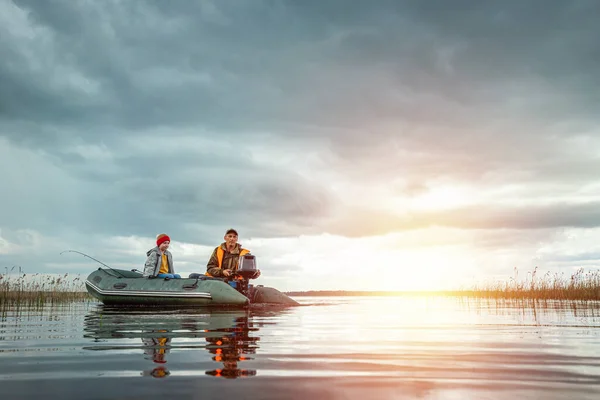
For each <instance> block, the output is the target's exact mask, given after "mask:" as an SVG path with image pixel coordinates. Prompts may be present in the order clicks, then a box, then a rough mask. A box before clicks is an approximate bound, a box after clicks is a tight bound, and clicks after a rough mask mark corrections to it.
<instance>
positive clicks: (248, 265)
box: [236, 254, 258, 280]
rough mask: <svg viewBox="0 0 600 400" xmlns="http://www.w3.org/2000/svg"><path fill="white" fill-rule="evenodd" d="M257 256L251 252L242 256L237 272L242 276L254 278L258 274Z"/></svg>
mask: <svg viewBox="0 0 600 400" xmlns="http://www.w3.org/2000/svg"><path fill="white" fill-rule="evenodd" d="M256 271H258V270H257V269H256V257H255V256H253V255H251V254H246V255H243V256H241V257H240V262H239V265H238V269H237V271H236V273H237V274H238V275H241V276H242V278H244V279H246V280H248V279H252V278H253V277H254V275H255V274H256Z"/></svg>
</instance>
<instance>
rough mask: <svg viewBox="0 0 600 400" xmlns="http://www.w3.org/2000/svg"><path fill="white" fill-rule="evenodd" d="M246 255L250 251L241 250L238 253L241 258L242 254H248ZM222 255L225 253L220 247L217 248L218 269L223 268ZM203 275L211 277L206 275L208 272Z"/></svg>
mask: <svg viewBox="0 0 600 400" xmlns="http://www.w3.org/2000/svg"><path fill="white" fill-rule="evenodd" d="M248 253H250V250H246V249H242V251H240V257H241V256H243V255H244V254H248ZM224 254H225V251H224V250H223V248H222V247H221V246H219V247H217V262H218V263H219V268H222V266H223V255H224ZM204 275H206V276H212V275H211V274H209V273H208V271H206V272H205V273H204Z"/></svg>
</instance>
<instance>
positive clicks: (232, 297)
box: [85, 256, 300, 306]
mask: <svg viewBox="0 0 600 400" xmlns="http://www.w3.org/2000/svg"><path fill="white" fill-rule="evenodd" d="M245 257H248V260H246V264H245V265H244V263H243V262H241V263H240V269H239V270H238V271H236V275H235V276H233V277H232V278H231V279H224V278H215V277H211V276H206V275H200V274H191V275H190V277H188V278H182V279H169V278H166V279H165V278H157V277H144V276H143V275H142V274H141V273H140V272H138V271H136V270H131V271H128V270H123V269H115V268H108V269H105V268H98V269H97V270H96V271H94V272H92V273H91V274H90V275H89V276H88V277H87V279H86V281H85V287H86V289H87V291H88V293H90V295H92V296H93V297H95V298H96V299H98V300H100V301H101V302H102V303H104V304H107V305H142V306H146V305H147V306H152V305H155V306H167V305H168V306H179V305H182V306H184V305H190V306H248V305H250V304H279V305H286V306H287V305H289V306H296V305H300V304H299V303H298V302H297V301H295V300H293V299H292V298H290V297H289V296H287V295H286V294H284V293H282V292H280V291H279V290H277V289H274V288H270V287H265V286H262V285H257V286H254V285H251V284H249V279H248V278H247V275H246V276H244V275H245V272H248V273H250V275H252V274H254V272H256V270H255V269H252V268H251V267H252V265H253V261H254V260H253V257H254V256H242V258H245ZM249 264H250V268H248V265H249ZM244 266H246V269H244Z"/></svg>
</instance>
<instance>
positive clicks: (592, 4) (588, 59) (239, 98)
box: [0, 0, 600, 290]
mask: <svg viewBox="0 0 600 400" xmlns="http://www.w3.org/2000/svg"><path fill="white" fill-rule="evenodd" d="M597 15H600V2H598V1H595V0H588V1H586V0H582V1H572V2H566V1H503V2H499V1H462V0H456V1H452V2H447V1H433V0H431V1H421V0H414V1H398V0H395V1H384V0H378V1H369V2H367V1H362V2H358V1H357V2H355V3H354V2H348V1H342V0H339V1H332V0H318V1H312V0H303V1H283V0H281V1H273V0H272V1H259V0H253V1H249V2H242V1H237V0H212V1H211V0H199V1H188V0H174V1H168V2H167V1H162V0H144V1H136V0H127V1H109V0H106V1H87V0H78V1H72V0H53V1H50V0H48V1H40V0H0V167H1V168H2V177H3V181H4V183H3V185H2V186H3V190H2V196H1V202H2V203H1V205H2V207H0V268H1V270H2V271H1V272H4V271H5V268H9V269H10V268H12V267H13V266H15V265H17V266H20V267H21V268H22V269H23V270H24V271H25V272H28V273H35V272H40V273H63V272H68V273H70V274H82V275H87V273H89V272H91V271H92V270H93V269H95V268H96V267H97V266H98V265H97V264H95V263H93V262H92V261H90V260H88V259H86V258H84V257H81V256H79V255H76V254H74V253H68V254H63V255H60V252H61V251H63V250H67V249H74V250H78V251H82V252H84V253H87V254H89V255H91V256H93V257H96V258H98V259H100V260H102V261H103V262H105V263H107V264H109V265H111V266H113V267H121V268H127V269H130V268H140V267H141V266H142V265H143V263H144V261H145V252H146V250H148V249H149V248H151V247H153V246H154V244H155V243H154V240H155V237H156V235H157V234H158V233H161V232H166V233H168V234H169V235H170V236H171V238H172V240H173V243H172V248H171V250H172V252H173V255H174V258H175V263H176V264H175V267H176V270H177V272H179V273H182V274H188V273H190V272H204V271H205V270H206V262H207V260H208V257H209V255H210V253H211V252H212V250H213V248H214V247H215V246H216V245H218V244H219V243H221V242H222V239H223V235H224V232H225V230H226V229H227V228H230V227H235V228H236V229H237V230H238V231H239V233H240V242H241V243H242V244H243V245H244V247H247V248H249V249H250V250H251V251H252V252H253V253H254V254H255V255H256V256H257V257H258V262H259V267H260V269H261V270H262V272H263V276H262V277H261V278H260V279H259V280H258V281H256V283H258V284H264V285H268V286H274V287H277V288H279V289H281V290H306V289H365V290H377V289H385V290H393V289H397V290H404V289H435V288H450V287H458V286H460V285H467V286H468V285H470V284H472V283H473V282H477V281H486V280H487V281H489V280H495V279H508V278H509V277H511V276H513V275H514V268H517V269H518V270H519V273H520V274H521V275H520V276H521V277H523V276H525V275H526V274H527V272H528V271H531V270H532V269H533V268H534V267H535V266H538V267H539V268H540V270H542V271H549V272H551V273H555V272H556V273H564V274H566V275H568V274H570V273H572V272H573V271H574V270H576V269H577V268H580V267H584V268H586V269H595V268H597V267H598V266H599V264H600V229H599V225H600V176H599V175H598V173H599V171H600V114H599V113H598V110H599V109H600V91H598V87H600V72H599V71H600V47H599V46H598V38H599V37H600V27H599V25H598V24H597V19H596V16H597Z"/></svg>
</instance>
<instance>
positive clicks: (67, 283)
mask: <svg viewBox="0 0 600 400" xmlns="http://www.w3.org/2000/svg"><path fill="white" fill-rule="evenodd" d="M11 272H12V271H11ZM86 300H93V297H92V296H90V295H89V294H88V293H87V291H86V290H85V288H84V287H83V285H82V282H81V278H80V277H78V276H76V277H74V278H72V279H71V277H70V276H69V274H65V275H62V276H60V277H52V276H47V275H40V274H33V275H28V274H25V273H22V272H21V271H20V269H19V271H18V274H9V271H7V273H6V274H0V306H2V307H7V306H11V305H18V306H43V305H46V304H52V303H70V302H74V301H86Z"/></svg>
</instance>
